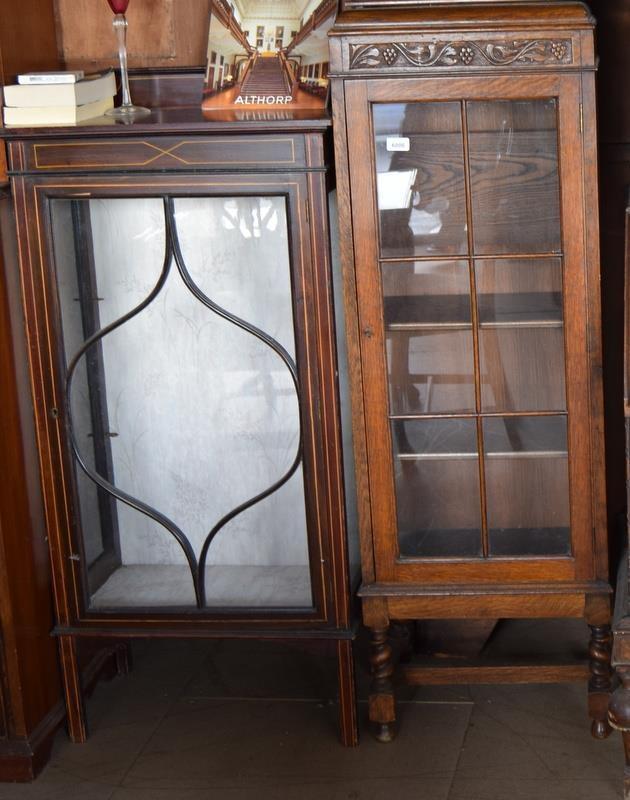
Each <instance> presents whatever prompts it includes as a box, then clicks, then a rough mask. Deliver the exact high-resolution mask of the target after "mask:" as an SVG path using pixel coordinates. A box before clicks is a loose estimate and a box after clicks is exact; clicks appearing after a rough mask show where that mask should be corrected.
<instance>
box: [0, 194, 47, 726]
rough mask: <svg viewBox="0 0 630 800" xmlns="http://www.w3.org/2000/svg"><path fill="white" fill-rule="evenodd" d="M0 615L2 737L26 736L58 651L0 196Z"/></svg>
mask: <svg viewBox="0 0 630 800" xmlns="http://www.w3.org/2000/svg"><path fill="white" fill-rule="evenodd" d="M0 231H1V234H2V245H3V248H2V249H3V252H2V256H1V258H2V260H3V262H4V263H3V276H2V277H3V280H2V283H1V284H0V372H1V374H2V375H3V376H4V378H5V379H4V380H3V381H2V388H1V391H2V408H3V414H2V416H1V419H0V457H1V460H2V463H3V464H5V465H7V469H5V471H4V478H3V481H2V482H1V483H0V570H1V573H2V577H1V579H0V616H1V621H2V635H3V645H4V648H5V652H4V658H5V664H6V669H7V676H6V679H7V685H8V690H9V704H8V705H9V716H10V720H11V723H10V729H9V734H10V735H15V736H20V737H25V736H28V735H29V734H30V733H31V732H32V731H33V729H34V728H35V727H36V726H37V725H38V724H39V723H40V722H41V721H42V719H43V717H44V716H45V715H46V714H48V713H49V712H50V711H51V709H52V708H53V707H54V706H55V704H56V703H58V702H59V699H60V689H59V678H58V670H57V653H56V645H55V642H54V640H53V639H52V638H51V637H50V630H51V627H52V600H51V591H50V570H49V562H48V554H47V547H46V533H45V529H44V522H43V511H42V504H41V498H40V487H39V479H38V469H37V447H36V443H35V434H34V428H33V411H32V407H31V402H30V397H31V393H30V388H29V384H28V376H27V374H26V369H27V368H26V365H27V363H28V360H27V355H26V349H25V343H24V334H23V321H22V315H21V313H20V312H19V311H18V309H19V308H20V302H19V290H18V287H17V284H16V282H17V277H16V276H17V274H18V271H17V267H16V266H15V262H16V254H15V250H14V246H13V240H14V236H15V233H14V229H13V219H12V216H11V212H10V201H9V199H8V197H6V196H5V197H4V198H2V199H0Z"/></svg>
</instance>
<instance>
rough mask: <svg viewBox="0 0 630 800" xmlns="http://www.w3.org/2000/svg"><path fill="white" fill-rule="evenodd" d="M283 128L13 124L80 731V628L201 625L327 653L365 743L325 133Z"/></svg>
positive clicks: (57, 589)
mask: <svg viewBox="0 0 630 800" xmlns="http://www.w3.org/2000/svg"><path fill="white" fill-rule="evenodd" d="M284 116H285V117H286V119H281V120H279V121H277V122H276V121H264V122H254V123H248V122H239V121H238V120H234V119H233V120H232V121H229V120H228V121H226V120H222V121H221V120H219V121H216V122H215V123H213V122H212V121H208V120H205V119H204V118H202V116H201V113H200V111H198V110H197V109H186V108H182V109H177V108H174V109H170V110H154V111H153V113H152V115H151V117H148V118H147V120H146V121H143V122H140V123H137V124H135V125H133V126H118V125H113V126H112V125H111V124H106V122H107V121H104V122H103V123H102V124H101V123H100V122H95V123H90V124H87V125H86V126H83V127H77V128H52V129H45V130H44V129H39V130H38V129H32V130H19V129H14V130H5V131H3V135H4V136H5V137H6V139H7V142H8V152H9V174H10V177H11V184H12V190H13V196H14V203H15V213H16V217H17V227H18V234H19V241H20V271H21V280H22V291H23V304H24V311H25V316H26V326H27V335H28V342H29V349H30V359H29V360H30V370H31V378H32V388H33V396H34V405H35V416H36V424H37V431H38V438H39V453H40V461H41V474H42V483H43V490H44V498H45V504H46V521H47V528H48V537H49V544H50V555H51V563H52V572H53V584H54V596H55V607H56V625H55V629H54V633H55V634H56V635H57V636H58V639H59V644H60V652H61V663H62V676H63V682H64V687H65V694H66V705H67V712H68V721H69V730H70V735H71V738H72V739H73V740H74V741H84V740H85V738H86V720H85V711H84V707H83V692H82V688H81V685H80V675H79V671H78V665H77V641H78V639H79V638H80V637H103V640H104V639H106V638H107V637H114V638H115V639H120V638H121V637H142V636H154V637H160V636H161V637H164V636H179V637H191V636H197V637H239V638H248V637H249V638H269V639H279V640H293V641H298V640H300V641H311V640H312V641H317V642H320V643H321V644H322V646H324V645H325V644H326V642H328V643H329V645H330V647H329V650H332V651H333V652H334V653H335V656H336V663H337V666H338V678H339V709H340V726H341V738H342V741H343V742H344V744H347V745H352V744H356V741H357V728H356V711H355V693H354V675H353V657H352V639H353V637H354V632H353V627H352V619H351V607H350V596H351V577H350V567H349V560H348V548H347V544H346V538H345V527H346V525H345V520H346V517H345V510H344V489H343V480H342V479H343V469H342V457H341V452H342V450H341V428H340V410H339V399H338V385H337V372H336V371H337V360H336V343H335V328H334V324H333V319H334V313H333V305H332V303H333V299H332V298H333V295H332V279H331V267H330V256H329V246H330V244H329V240H328V217H327V160H326V155H325V141H326V137H327V136H328V135H329V129H330V120H329V119H327V118H326V117H325V116H322V117H321V118H319V119H314V120H308V119H301V120H300V119H297V120H293V119H292V118H291V115H290V114H287V115H284ZM122 655H123V652H122V651H121V656H122ZM121 660H122V659H121ZM121 668H122V669H124V663H121ZM252 668H254V665H252Z"/></svg>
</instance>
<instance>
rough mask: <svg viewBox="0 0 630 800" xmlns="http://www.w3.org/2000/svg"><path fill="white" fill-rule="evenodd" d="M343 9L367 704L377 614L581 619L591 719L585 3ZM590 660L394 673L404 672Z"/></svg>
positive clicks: (380, 624)
mask: <svg viewBox="0 0 630 800" xmlns="http://www.w3.org/2000/svg"><path fill="white" fill-rule="evenodd" d="M343 6H344V9H343V11H342V13H341V14H340V15H339V17H338V19H337V21H336V23H335V26H334V28H333V29H332V31H331V33H330V37H331V38H330V48H331V61H330V78H331V83H332V98H333V118H334V120H335V148H336V164H337V186H338V192H339V209H340V221H341V231H342V234H343V238H342V242H341V245H342V247H341V252H342V257H343V269H344V275H345V278H344V280H345V302H346V315H347V316H346V318H347V337H348V341H349V349H350V361H351V363H353V364H354V365H355V368H354V370H353V371H352V373H351V378H352V395H353V420H354V442H355V462H356V469H357V484H358V487H359V514H360V533H361V547H362V565H363V583H362V586H361V588H360V592H359V593H360V596H361V598H362V608H363V619H364V622H365V624H366V625H367V626H368V627H369V628H370V629H371V631H372V655H371V661H372V669H373V685H372V692H371V696H370V718H371V720H372V721H373V722H374V723H375V726H376V729H377V736H378V737H379V738H381V739H383V740H388V739H390V738H391V737H392V735H393V730H394V725H393V723H394V722H395V703H394V693H393V688H392V674H393V671H394V666H393V657H392V647H391V644H390V641H389V640H388V627H389V625H390V621H392V620H393V621H401V620H402V621H406V620H422V619H446V618H457V619H462V618H469V619H470V618H479V619H484V618H490V619H507V618H510V619H512V618H534V619H538V618H571V617H574V618H584V619H586V621H587V623H588V625H589V626H590V628H591V640H590V649H589V656H590V680H589V689H590V692H589V700H590V702H589V709H590V714H591V716H592V718H593V728H592V730H593V733H594V735H596V736H598V737H604V736H606V735H607V734H608V733H609V731H610V728H609V726H608V723H607V721H606V704H607V696H608V692H609V690H610V638H611V637H610V592H611V589H610V586H609V575H608V565H607V532H606V514H605V487H604V446H603V412H602V388H601V346H600V297H599V258H598V223H597V187H596V180H597V176H596V150H595V144H596V142H595V118H594V110H595V99H594V69H595V65H594V55H593V19H592V18H591V16H590V14H589V12H588V10H587V9H586V7H585V6H584V5H583V4H581V3H542V2H538V3H537V2H531V3H515V2H506V3H500V4H499V3H492V4H490V3H473V2H460V3H456V2H453V3H448V2H439V3H433V2H431V3H423V2H401V3H395V2H392V3H377V2H354V0H347V1H346V2H345V3H344V4H343ZM396 6H400V7H396ZM588 675H589V668H588V664H587V663H586V661H585V662H584V663H583V664H582V665H581V666H580V665H579V664H578V665H575V664H555V666H551V665H549V664H541V663H536V662H535V661H534V660H533V659H530V660H529V662H528V663H526V664H520V665H519V664H513V663H506V664H503V665H496V664H495V665H492V666H487V667H484V666H479V667H476V668H475V669H472V668H471V669H466V668H458V666H457V665H456V664H455V665H450V667H449V668H448V669H444V670H443V671H442V674H440V673H439V670H438V668H437V667H435V666H430V667H422V666H418V665H414V664H413V663H411V664H410V665H407V666H406V668H405V677H406V679H407V681H408V682H411V683H424V682H432V683H436V682H446V683H448V682H453V681H457V682H470V681H475V680H477V681H485V682H490V683H493V682H502V681H517V682H523V681H532V682H535V681H549V680H567V679H578V678H586V677H587V676H588Z"/></svg>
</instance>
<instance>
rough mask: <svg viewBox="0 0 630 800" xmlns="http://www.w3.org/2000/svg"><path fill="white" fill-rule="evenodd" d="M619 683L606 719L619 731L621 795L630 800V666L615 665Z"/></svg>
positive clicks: (625, 799) (611, 699)
mask: <svg viewBox="0 0 630 800" xmlns="http://www.w3.org/2000/svg"><path fill="white" fill-rule="evenodd" d="M616 671H617V675H618V676H619V679H620V681H621V685H620V686H618V687H617V689H615V691H614V692H613V694H612V697H611V698H610V706H609V708H608V719H609V721H610V724H611V725H612V727H613V728H615V729H616V730H618V731H620V732H621V735H622V738H623V750H624V755H625V759H626V763H625V767H624V770H623V797H624V800H630V666H617V670H616Z"/></svg>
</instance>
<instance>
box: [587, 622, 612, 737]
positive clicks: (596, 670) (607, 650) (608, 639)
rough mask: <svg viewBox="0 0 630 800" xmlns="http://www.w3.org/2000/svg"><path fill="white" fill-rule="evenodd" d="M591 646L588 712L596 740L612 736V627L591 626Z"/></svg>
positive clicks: (589, 653) (589, 652) (589, 650)
mask: <svg viewBox="0 0 630 800" xmlns="http://www.w3.org/2000/svg"><path fill="white" fill-rule="evenodd" d="M589 627H590V629H591V641H590V644H589V649H588V655H589V669H590V673H591V677H590V679H589V682H588V711H589V716H590V717H591V719H592V720H593V724H592V726H591V733H592V734H593V736H594V737H595V738H596V739H605V738H606V737H607V736H609V735H610V732H611V730H612V729H611V727H610V723H609V721H608V705H609V701H610V693H611V691H612V677H613V671H612V667H611V664H610V659H611V654H612V631H611V628H610V625H590V626H589Z"/></svg>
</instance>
